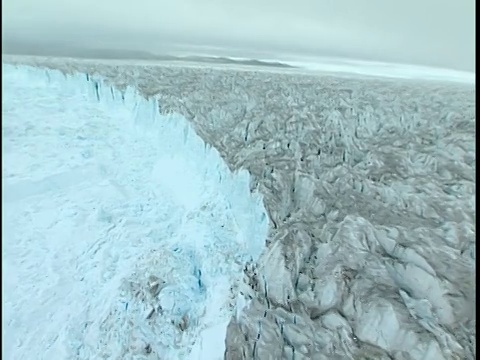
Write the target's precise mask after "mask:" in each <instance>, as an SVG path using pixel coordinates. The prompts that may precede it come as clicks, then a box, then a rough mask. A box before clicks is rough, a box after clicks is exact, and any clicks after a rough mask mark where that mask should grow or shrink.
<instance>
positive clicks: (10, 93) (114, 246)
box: [2, 64, 268, 360]
mask: <svg viewBox="0 0 480 360" xmlns="http://www.w3.org/2000/svg"><path fill="white" fill-rule="evenodd" d="M2 73H3V78H2V93H3V98H2V116H3V122H2V140H3V141H2V151H3V156H2V198H3V200H2V206H3V211H2V237H3V250H2V261H3V268H2V270H3V271H2V274H3V289H2V291H3V320H2V334H3V335H2V336H3V350H2V355H3V357H4V358H5V359H9V360H10V359H12V360H13V359H97V358H109V359H125V358H132V359H135V358H138V359H141V358H147V357H148V356H152V355H154V357H155V358H162V359H182V358H184V359H193V358H198V359H212V360H213V359H217V358H223V354H224V349H225V345H224V340H225V332H226V326H227V324H228V322H229V321H230V318H231V316H232V315H235V314H236V313H238V310H239V309H236V307H237V306H236V304H242V306H244V305H245V304H246V303H247V302H246V301H244V300H242V299H237V298H235V296H236V290H235V288H236V285H235V284H236V281H237V280H238V279H239V278H240V276H241V274H242V269H243V267H244V265H245V263H246V262H248V261H250V260H252V259H253V260H256V259H258V257H259V255H260V253H261V251H262V250H263V247H264V242H265V239H266V237H267V231H268V217H267V215H266V212H265V208H264V205H263V201H262V197H261V196H260V195H259V194H258V193H256V192H254V193H251V192H250V188H249V186H250V175H249V173H248V172H246V171H240V172H235V173H232V172H230V170H229V168H228V166H227V165H226V164H225V163H224V161H223V160H222V158H221V157H220V155H219V153H218V152H217V151H216V150H215V149H213V148H211V147H209V146H207V145H206V144H205V143H204V142H203V141H202V140H201V139H200V138H199V137H198V136H197V135H196V133H195V132H194V131H193V129H192V128H191V127H190V125H189V124H188V122H187V121H186V120H185V119H184V118H183V117H181V116H176V115H160V114H159V112H158V110H157V107H158V103H157V101H156V100H155V99H150V100H145V99H144V98H142V97H141V96H139V95H137V93H136V92H135V91H134V90H132V89H131V88H129V89H127V90H126V91H125V92H123V93H121V92H119V91H117V90H114V89H113V88H111V87H109V86H107V85H105V84H104V83H103V82H102V81H101V80H98V79H95V80H94V79H92V78H91V77H90V76H88V75H75V76H71V77H70V76H69V77H66V76H65V75H63V74H62V73H61V72H56V71H50V70H40V69H37V68H32V67H26V66H13V65H6V64H3V66H2ZM232 288H233V289H232ZM237 315H238V314H237ZM192 349H193V351H192Z"/></svg>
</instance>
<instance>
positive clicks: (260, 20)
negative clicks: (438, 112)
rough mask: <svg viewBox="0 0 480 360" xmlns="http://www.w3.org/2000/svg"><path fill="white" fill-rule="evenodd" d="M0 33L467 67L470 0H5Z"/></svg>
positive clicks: (471, 58) (471, 47)
mask: <svg viewBox="0 0 480 360" xmlns="http://www.w3.org/2000/svg"><path fill="white" fill-rule="evenodd" d="M2 30H3V35H2V37H3V39H4V40H9V41H10V43H11V42H12V41H16V40H18V39H21V40H22V41H24V42H27V43H28V42H35V43H36V44H37V45H38V44H45V46H47V45H49V46H52V44H57V45H58V44H68V45H70V46H93V47H115V48H117V49H128V50H145V51H151V52H162V51H165V50H166V49H171V47H172V45H174V44H184V45H208V46H215V47H220V48H237V49H244V51H246V50H245V49H248V50H250V51H252V52H260V51H262V52H265V53H273V54H274V53H298V54H305V55H307V54H308V55H326V56H328V55H333V56H348V57H354V58H361V59H369V60H378V61H394V62H403V63H414V64H423V65H430V66H440V67H447V68H454V69H459V70H467V71H474V67H475V66H474V64H475V1H474V0H402V1H400V0H395V1H392V0H277V1H273V0H236V1H231V0H163V1H161V0H156V1H154V0H136V1H122V0H116V1H112V0H102V1H99V0H71V1H64V0H6V1H4V2H3V3H2Z"/></svg>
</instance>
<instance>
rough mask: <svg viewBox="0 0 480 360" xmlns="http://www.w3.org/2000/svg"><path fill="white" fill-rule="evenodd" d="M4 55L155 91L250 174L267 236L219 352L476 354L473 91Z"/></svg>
mask: <svg viewBox="0 0 480 360" xmlns="http://www.w3.org/2000/svg"><path fill="white" fill-rule="evenodd" d="M12 61H13V62H15V63H22V62H23V63H30V64H32V65H36V66H43V67H48V68H56V69H60V70H61V71H63V72H65V73H77V72H83V73H89V74H100V75H102V76H105V77H107V78H108V80H109V81H110V82H111V83H112V84H115V85H116V86H117V87H119V88H125V86H126V85H132V86H135V87H137V88H138V89H139V90H140V91H141V92H142V93H144V94H146V95H153V94H157V95H158V96H159V97H160V111H161V113H163V114H168V113H179V114H183V115H185V116H186V117H187V118H188V119H189V120H190V121H191V123H192V124H193V126H194V128H195V130H196V132H197V133H198V134H199V135H200V136H201V137H202V138H203V139H204V140H205V141H206V142H207V143H209V144H212V145H213V146H214V147H215V148H216V149H217V150H218V151H219V153H220V154H221V155H222V157H223V158H224V159H225V160H226V161H227V163H228V164H229V167H230V168H231V169H247V170H248V171H249V172H250V173H251V175H252V177H251V179H252V181H251V184H250V188H251V189H259V191H260V192H261V193H262V195H263V198H264V204H265V207H266V210H267V213H268V217H269V220H270V227H269V234H268V241H267V247H266V248H265V250H264V252H263V254H262V255H261V257H260V259H259V261H258V263H257V264H251V265H248V266H247V267H246V268H245V269H244V273H245V276H244V281H243V283H241V284H240V287H239V289H240V291H242V292H243V293H244V294H245V295H246V297H251V298H252V301H251V302H250V305H249V306H248V307H245V308H244V311H238V312H237V313H236V315H237V316H233V317H232V318H231V321H230V323H229V325H228V331H227V336H226V340H225V341H226V354H225V355H226V359H232V360H233V359H257V360H258V359H261V360H264V359H272V360H277V359H289V360H290V359H295V360H299V359H325V360H327V359H328V360H330V359H335V360H344V359H354V360H357V359H363V360H367V359H368V360H371V359H386V360H390V359H399V360H402V359H404V360H410V359H418V360H425V359H427V360H428V359H430V360H441V359H445V360H449V359H456V360H465V359H469V360H470V359H475V341H476V332H475V325H476V322H475V301H476V299H475V276H474V271H475V225H474V224H475V216H476V213H475V169H476V157H475V121H476V119H475V88H474V86H472V85H471V84H455V83H447V82H445V81H435V82H426V81H425V80H424V79H413V80H408V81H407V80H400V79H398V80H389V79H381V78H361V77H360V76H357V75H356V76H351V78H347V75H346V74H344V75H343V76H342V77H339V76H338V74H336V73H335V74H330V75H325V74H322V75H321V76H314V75H312V74H308V75H306V74H300V73H294V72H290V71H284V70H282V71H281V72H282V73H279V70H278V69H276V70H269V71H266V69H262V71H257V70H256V69H253V68H250V70H246V69H242V70H236V69H225V68H224V69H219V68H217V69H213V68H207V67H205V66H204V67H200V66H197V67H194V66H191V67H183V66H145V65H132V64H118V63H115V64H114V65H113V66H112V65H109V64H105V63H104V64H101V63H95V62H88V61H76V60H71V59H70V60H65V59H43V60H41V59H25V58H19V59H12ZM382 71H383V70H382ZM443 80H448V79H443ZM240 299H241V298H240ZM240 303H241V301H240Z"/></svg>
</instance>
